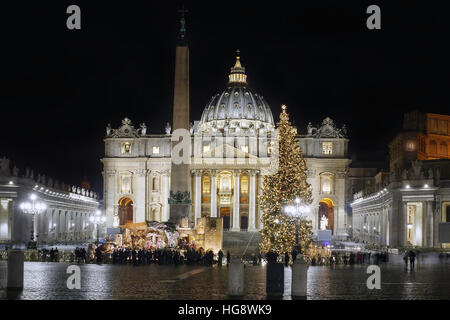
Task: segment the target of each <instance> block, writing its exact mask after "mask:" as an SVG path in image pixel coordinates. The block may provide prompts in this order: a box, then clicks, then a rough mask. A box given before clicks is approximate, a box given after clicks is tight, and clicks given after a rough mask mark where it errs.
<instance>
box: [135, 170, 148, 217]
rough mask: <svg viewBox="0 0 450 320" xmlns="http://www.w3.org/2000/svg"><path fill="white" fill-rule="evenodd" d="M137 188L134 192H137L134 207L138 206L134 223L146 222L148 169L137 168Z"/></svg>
mask: <svg viewBox="0 0 450 320" xmlns="http://www.w3.org/2000/svg"><path fill="white" fill-rule="evenodd" d="M135 177H136V188H135V190H133V191H134V193H135V194H136V198H135V201H136V203H135V204H134V207H135V208H136V211H135V212H136V216H135V217H133V220H134V221H133V222H134V223H141V222H145V218H146V214H145V211H146V204H147V201H146V198H147V190H146V189H147V188H146V187H147V170H145V169H143V170H136V172H135Z"/></svg>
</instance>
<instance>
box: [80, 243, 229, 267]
mask: <svg viewBox="0 0 450 320" xmlns="http://www.w3.org/2000/svg"><path fill="white" fill-rule="evenodd" d="M103 249H104V248H103V247H102V246H101V245H100V246H98V247H97V248H96V249H95V250H94V256H95V261H96V262H97V263H99V264H101V263H112V264H131V265H134V266H138V265H150V264H158V265H181V264H187V265H204V266H212V265H214V264H218V266H222V264H223V258H224V254H223V252H222V250H219V251H218V252H217V254H214V252H213V251H212V250H204V249H203V248H199V249H195V248H193V247H191V248H188V249H179V248H162V249H139V250H138V249H131V248H123V247H122V248H115V249H113V250H112V251H111V252H105V251H104V250H103ZM84 254H85V253H84ZM85 256H86V254H85ZM230 259H231V256H230V253H229V252H228V253H227V256H226V261H227V264H228V263H229V262H230ZM90 260H91V261H92V260H93V259H90ZM77 261H79V260H78V259H77ZM84 261H86V260H84ZM81 262H83V260H81Z"/></svg>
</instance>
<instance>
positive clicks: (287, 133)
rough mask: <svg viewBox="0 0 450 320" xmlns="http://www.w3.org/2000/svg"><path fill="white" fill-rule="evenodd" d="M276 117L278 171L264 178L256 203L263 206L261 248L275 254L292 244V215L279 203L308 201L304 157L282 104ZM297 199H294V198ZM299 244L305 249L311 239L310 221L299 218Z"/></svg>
mask: <svg viewBox="0 0 450 320" xmlns="http://www.w3.org/2000/svg"><path fill="white" fill-rule="evenodd" d="M281 109H282V110H281V114H280V121H279V122H278V123H277V129H278V133H277V138H278V143H279V146H278V157H279V166H278V171H277V172H276V173H275V174H273V175H267V176H265V179H264V185H263V190H262V194H261V195H260V196H259V198H258V201H259V205H260V207H261V208H262V210H263V214H262V223H263V228H262V230H261V237H262V241H261V243H260V249H261V251H262V252H268V251H273V252H276V253H278V254H283V253H285V252H291V251H292V249H293V248H294V246H295V232H296V230H295V224H296V219H295V218H292V217H289V216H287V215H285V214H284V213H283V207H284V206H286V205H287V204H292V203H294V201H295V199H299V200H300V202H301V203H302V205H310V204H311V202H312V197H311V185H310V184H309V183H308V182H307V181H306V176H307V174H306V171H307V168H306V161H305V159H303V157H302V150H301V148H300V145H299V141H298V138H297V129H296V128H294V127H293V126H292V124H291V122H290V121H289V115H288V113H287V112H286V109H287V108H286V106H284V105H283V106H282V107H281ZM297 201H298V200H297ZM298 227H299V233H298V235H299V244H300V246H301V248H302V251H303V252H304V253H305V251H306V250H305V249H307V248H308V247H309V245H310V243H311V236H312V226H311V221H310V220H306V219H300V220H299V226H298Z"/></svg>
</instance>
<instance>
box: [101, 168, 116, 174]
mask: <svg viewBox="0 0 450 320" xmlns="http://www.w3.org/2000/svg"><path fill="white" fill-rule="evenodd" d="M104 172H105V173H106V174H107V175H115V174H116V173H117V170H114V169H107V170H105V171H104Z"/></svg>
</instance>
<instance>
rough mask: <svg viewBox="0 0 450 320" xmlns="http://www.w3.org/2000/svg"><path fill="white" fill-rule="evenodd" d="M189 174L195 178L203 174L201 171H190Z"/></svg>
mask: <svg viewBox="0 0 450 320" xmlns="http://www.w3.org/2000/svg"><path fill="white" fill-rule="evenodd" d="M191 174H192V175H193V176H196V177H201V176H202V174H203V170H191Z"/></svg>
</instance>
